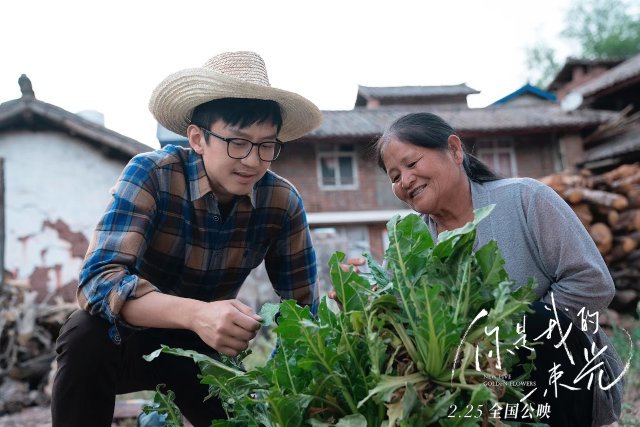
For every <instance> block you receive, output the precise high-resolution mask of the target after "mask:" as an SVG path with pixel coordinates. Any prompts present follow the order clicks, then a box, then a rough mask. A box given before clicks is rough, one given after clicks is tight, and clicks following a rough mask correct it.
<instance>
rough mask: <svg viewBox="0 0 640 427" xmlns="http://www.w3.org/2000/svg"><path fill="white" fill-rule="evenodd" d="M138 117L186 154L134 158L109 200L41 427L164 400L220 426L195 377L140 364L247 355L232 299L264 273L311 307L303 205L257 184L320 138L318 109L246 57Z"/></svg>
mask: <svg viewBox="0 0 640 427" xmlns="http://www.w3.org/2000/svg"><path fill="white" fill-rule="evenodd" d="M149 108H150V110H151V112H152V114H153V115H154V116H155V118H156V119H157V120H158V122H160V124H162V125H163V126H164V127H166V128H167V129H169V130H171V131H173V132H175V133H178V134H181V135H184V136H186V137H187V138H188V140H189V145H190V148H189V149H184V148H181V147H175V146H167V147H165V148H164V149H161V150H156V151H154V152H150V153H145V154H142V155H138V156H136V157H134V158H133V159H132V160H131V162H130V163H129V164H128V165H127V167H126V168H125V169H124V171H123V173H122V175H121V176H120V179H119V180H118V183H117V184H116V186H115V187H114V189H113V190H112V197H111V201H110V203H109V206H108V207H107V210H106V212H105V213H104V215H103V217H102V218H101V220H100V222H99V223H98V225H97V227H96V230H95V233H94V235H93V238H92V241H91V244H90V247H89V250H88V252H87V255H86V258H85V261H84V265H83V267H82V271H81V273H80V281H79V289H78V302H79V304H80V307H81V308H82V310H79V311H77V312H75V313H74V314H73V315H72V316H71V317H70V318H69V320H68V321H67V322H66V323H65V325H64V326H63V328H62V330H61V332H60V336H59V338H58V342H57V349H56V350H57V353H58V359H57V360H58V372H57V375H56V378H55V382H54V389H53V402H52V418H53V426H54V427H59V426H88V425H91V426H96V427H100V426H110V425H111V421H112V417H113V409H114V403H115V396H116V394H122V393H129V392H132V391H137V390H152V389H155V387H156V385H157V384H166V388H167V389H170V390H173V391H174V392H175V393H176V403H177V404H178V406H179V407H180V409H181V410H182V412H183V414H184V415H185V416H186V417H187V419H189V421H190V422H191V423H192V424H194V425H195V426H208V425H209V424H210V421H211V420H212V419H214V418H224V417H225V414H224V411H223V410H222V408H221V406H220V402H219V401H216V400H215V399H209V400H207V401H204V402H203V399H204V397H205V396H206V395H207V386H205V385H202V384H200V383H199V380H198V378H197V374H198V373H199V370H198V368H197V366H196V365H195V364H194V363H193V362H192V361H190V360H189V359H186V358H181V357H175V356H170V355H162V356H160V357H159V358H158V359H156V360H154V361H153V362H146V361H145V360H144V359H143V358H142V356H143V355H145V354H149V353H151V352H152V351H154V350H156V349H157V348H159V347H160V345H161V344H166V345H169V346H172V347H181V348H188V349H194V350H196V351H199V352H201V353H206V354H209V355H212V356H215V354H216V353H217V352H219V353H223V354H226V355H231V356H233V355H236V354H238V353H239V352H241V351H242V350H245V349H246V348H247V346H248V343H249V341H250V340H251V339H252V338H254V337H255V335H256V332H257V331H258V329H259V328H260V320H261V319H260V317H259V316H257V315H256V314H255V313H254V312H253V310H252V309H251V308H250V307H249V306H247V305H245V304H243V303H242V302H240V301H238V300H236V299H234V298H235V296H236V294H237V293H238V290H239V288H240V286H241V285H242V284H243V282H244V280H245V278H246V277H247V275H248V274H249V272H250V271H251V270H252V269H253V268H254V267H257V266H258V265H259V264H260V263H261V262H262V261H263V260H264V261H265V266H266V269H267V272H268V274H269V278H270V280H271V283H272V286H273V288H274V290H275V291H276V292H277V293H278V294H279V295H280V296H281V297H282V298H294V299H296V300H297V301H298V302H299V303H300V304H307V305H312V307H315V305H316V303H317V290H316V259H315V253H314V251H313V248H312V245H311V237H310V233H309V227H308V224H307V221H306V215H305V211H304V207H303V204H302V199H301V197H300V195H299V194H298V193H297V191H296V190H295V188H294V187H293V186H292V185H291V184H290V183H289V182H287V181H286V180H284V179H283V178H281V177H279V176H277V175H276V174H274V173H273V172H271V171H269V170H268V169H269V165H270V164H271V162H272V161H274V160H276V158H277V157H278V155H279V153H280V150H281V148H282V142H281V141H285V142H286V141H291V140H294V139H297V138H299V137H301V136H303V135H304V134H305V133H307V132H309V131H311V130H312V129H314V128H315V127H317V126H319V125H320V122H321V118H322V116H321V113H320V111H319V110H318V108H317V107H316V106H315V105H314V104H313V103H311V102H310V101H308V100H307V99H305V98H303V97H302V96H300V95H297V94H294V93H291V92H287V91H284V90H280V89H276V88H272V87H270V85H269V81H268V77H267V72H266V68H265V65H264V62H263V60H262V58H260V56H258V55H257V54H255V53H252V52H227V53H223V54H220V55H218V56H216V57H214V58H212V59H211V60H209V61H208V62H207V63H206V64H205V65H204V67H202V68H193V69H186V70H182V71H179V72H177V73H174V74H172V75H170V76H169V77H167V78H166V79H165V80H164V81H162V82H161V83H160V84H159V85H158V87H157V88H156V89H155V91H154V92H153V94H152V96H151V100H150V103H149Z"/></svg>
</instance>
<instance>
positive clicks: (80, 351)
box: [56, 310, 117, 363]
mask: <svg viewBox="0 0 640 427" xmlns="http://www.w3.org/2000/svg"><path fill="white" fill-rule="evenodd" d="M110 327H111V325H110V324H109V322H107V321H106V320H104V319H102V318H100V317H97V316H92V315H90V314H89V313H87V312H86V311H84V310H77V311H75V312H74V313H72V314H71V316H70V317H69V319H67V321H66V322H65V323H64V325H62V328H61V329H60V335H59V336H58V340H57V341H56V352H57V353H58V355H59V356H65V355H74V354H77V355H80V356H81V357H80V359H84V360H87V361H91V362H92V363H95V362H96V359H95V358H94V357H93V356H94V355H95V356H98V357H100V356H106V355H107V354H108V353H109V352H110V351H113V350H115V349H116V347H117V346H116V344H115V343H114V342H113V341H112V340H111V338H110V337H109V328H110ZM78 362H80V360H79V361H78Z"/></svg>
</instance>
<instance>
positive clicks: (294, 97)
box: [149, 68, 322, 142]
mask: <svg viewBox="0 0 640 427" xmlns="http://www.w3.org/2000/svg"><path fill="white" fill-rule="evenodd" d="M222 98H250V99H267V100H272V101H275V102H277V103H278V104H279V105H280V109H281V110H282V116H283V117H282V128H281V129H280V132H279V133H278V138H279V139H280V140H281V141H284V142H287V141H293V140H295V139H298V138H300V137H302V136H304V135H305V134H307V133H309V132H310V131H312V130H313V129H315V128H317V127H318V126H320V124H321V123H322V113H321V112H320V110H319V109H318V107H316V105H315V104H314V103H312V102H311V101H309V100H308V99H306V98H305V97H303V96H301V95H298V94H297V93H294V92H289V91H286V90H282V89H277V88H273V87H270V86H262V85H257V84H254V83H249V82H246V81H244V80H241V79H237V78H234V77H230V76H227V75H225V74H222V73H218V72H215V71H211V70H207V69H206V68H188V69H185V70H181V71H178V72H176V73H173V74H171V75H170V76H168V77H167V78H166V79H164V80H163V81H162V82H161V83H160V84H159V85H158V86H157V87H156V88H155V90H154V91H153V93H152V95H151V99H150V100H149V110H150V111H151V114H153V116H154V117H155V118H156V120H157V121H158V122H159V123H160V124H161V125H162V126H164V127H165V128H167V129H169V130H170V131H172V132H174V133H177V134H178V135H183V136H187V127H188V126H189V125H190V124H191V115H192V114H193V110H194V109H195V108H196V107H197V106H198V105H200V104H204V103H205V102H209V101H213V100H215V99H222Z"/></svg>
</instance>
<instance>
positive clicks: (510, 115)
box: [304, 104, 617, 139]
mask: <svg viewBox="0 0 640 427" xmlns="http://www.w3.org/2000/svg"><path fill="white" fill-rule="evenodd" d="M419 111H428V112H431V113H434V114H437V115H439V116H440V117H442V118H443V119H444V120H446V121H447V122H449V124H451V125H452V126H453V127H454V129H456V130H457V131H459V132H460V133H463V134H464V133H472V132H475V133H492V132H508V131H529V132H530V131H535V130H543V131H553V130H557V131H571V130H580V129H584V128H589V127H595V126H598V125H599V124H601V123H604V122H606V121H608V120H610V119H612V118H614V117H616V116H617V114H616V113H614V112H610V111H602V110H577V111H572V112H565V111H563V110H562V109H561V108H560V106H559V105H557V104H552V105H548V106H546V105H542V106H539V105H536V106H521V107H510V106H508V105H503V106H497V107H487V108H478V109H469V108H459V109H450V108H448V109H441V110H438V109H435V108H425V107H419V106H416V107H410V106H407V107H405V106H403V107H381V108H377V109H366V108H355V109H353V110H346V111H323V115H324V121H323V123H322V125H321V126H320V127H319V128H318V129H316V130H314V131H312V132H311V133H309V134H308V135H307V136H305V137H304V139H308V138H312V139H313V138H317V139H323V138H334V137H372V136H375V135H379V134H380V133H382V132H383V131H384V130H385V129H386V128H387V127H388V126H389V125H390V124H391V123H392V122H393V121H394V120H396V119H398V118H399V117H401V116H404V115H405V114H408V113H412V112H419Z"/></svg>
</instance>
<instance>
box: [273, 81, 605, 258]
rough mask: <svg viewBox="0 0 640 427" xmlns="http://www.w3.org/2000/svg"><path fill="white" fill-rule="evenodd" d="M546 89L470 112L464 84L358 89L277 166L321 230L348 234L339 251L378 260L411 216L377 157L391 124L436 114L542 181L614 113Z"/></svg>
mask: <svg viewBox="0 0 640 427" xmlns="http://www.w3.org/2000/svg"><path fill="white" fill-rule="evenodd" d="M542 92H543V91H539V90H522V91H520V92H519V93H517V94H514V95H513V96H511V97H505V98H508V99H504V102H500V103H497V104H496V105H492V106H489V107H486V108H481V109H471V108H468V106H467V103H466V96H467V95H469V94H472V93H476V91H474V90H473V89H470V88H468V87H467V86H466V85H457V86H436V87H428V86H427V87H424V86H422V87H401V88H364V89H363V88H360V90H359V92H358V97H357V101H356V105H355V106H354V108H353V109H352V110H348V111H323V114H324V122H323V124H322V126H321V127H320V128H318V129H316V130H314V131H313V132H311V133H310V134H308V135H306V136H304V137H303V138H301V139H300V140H299V141H296V142H293V143H291V144H288V145H286V146H285V150H286V151H285V152H284V153H283V154H284V155H283V156H282V157H281V159H278V161H277V162H274V164H273V165H272V169H273V170H274V171H276V172H277V173H279V174H281V175H283V176H285V177H287V178H288V179H289V180H291V182H292V183H293V184H294V185H295V186H296V187H297V188H298V190H299V191H300V193H301V194H302V197H303V200H304V202H305V206H306V208H307V211H308V212H309V218H310V223H311V224H312V227H313V228H315V229H317V228H320V229H322V230H323V231H326V230H331V229H333V230H334V235H337V236H345V237H346V243H345V245H346V246H343V247H341V248H339V250H341V251H343V252H346V253H347V254H351V255H356V254H358V253H362V252H369V253H371V254H372V255H373V256H374V257H375V258H377V259H379V260H380V259H382V256H383V251H384V248H385V247H386V229H385V226H386V222H387V221H388V220H389V219H390V218H391V217H392V216H393V215H394V214H396V213H400V214H406V213H408V212H410V211H408V210H406V209H407V207H406V206H404V205H403V204H402V203H401V202H399V201H398V200H397V199H396V198H395V196H394V195H393V194H392V192H391V188H390V183H389V180H388V178H387V177H386V175H385V174H384V173H383V172H382V171H381V170H380V168H379V167H378V166H377V164H376V161H375V159H374V158H373V156H372V151H371V149H372V145H373V142H374V141H375V139H376V138H377V137H378V136H379V135H380V134H381V133H382V132H383V131H384V129H386V128H387V127H388V126H389V125H390V124H391V123H392V122H393V121H394V120H396V119H397V118H399V117H401V116H403V115H405V114H408V113H411V112H417V111H427V112H432V113H435V114H437V115H439V116H441V117H442V118H444V119H445V120H446V121H447V122H449V123H450V124H451V125H452V126H453V127H454V128H455V129H456V130H457V131H458V133H459V134H460V136H461V137H462V140H463V141H464V143H465V145H466V147H467V150H468V151H469V152H471V153H472V154H474V155H476V156H477V157H479V158H480V159H482V160H483V161H484V162H485V163H487V164H488V165H490V166H491V167H492V168H494V169H495V170H496V171H497V172H498V173H500V174H502V175H504V176H527V177H534V178H538V177H542V176H545V175H548V174H550V173H554V172H559V171H562V170H565V169H571V168H574V167H575V164H576V162H577V161H578V160H579V159H581V158H582V156H583V149H582V138H583V136H584V135H586V134H588V133H589V132H591V131H593V130H594V129H596V128H597V127H598V126H599V125H600V124H602V123H605V122H606V121H608V120H610V119H611V118H612V117H613V116H614V114H612V113H611V112H607V111H599V110H593V109H587V110H581V111H577V112H576V111H572V112H567V111H565V110H563V109H562V108H561V106H560V105H559V104H557V103H556V102H555V98H554V97H553V96H548V94H543V93H542ZM431 96H433V99H431V98H430V97H431Z"/></svg>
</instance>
